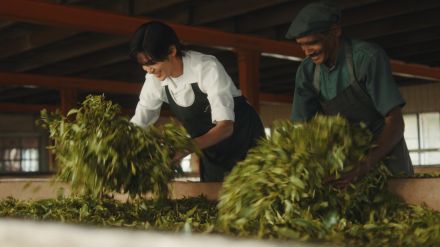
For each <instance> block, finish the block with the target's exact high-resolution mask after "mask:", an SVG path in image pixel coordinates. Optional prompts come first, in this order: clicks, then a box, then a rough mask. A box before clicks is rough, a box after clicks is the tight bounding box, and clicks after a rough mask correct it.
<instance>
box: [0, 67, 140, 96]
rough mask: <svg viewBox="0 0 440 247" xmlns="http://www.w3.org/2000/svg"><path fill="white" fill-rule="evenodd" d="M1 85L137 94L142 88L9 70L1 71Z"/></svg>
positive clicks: (113, 82) (128, 83)
mask: <svg viewBox="0 0 440 247" xmlns="http://www.w3.org/2000/svg"><path fill="white" fill-rule="evenodd" d="M0 85H31V86H38V87H45V88H53V89H61V88H72V89H78V90H89V91H96V92H110V93H120V94H135V95H136V94H139V92H140V90H141V88H142V85H141V84H140V83H131V82H121V81H111V80H93V79H83V78H74V77H63V76H46V75H35V74H20V73H8V72H0Z"/></svg>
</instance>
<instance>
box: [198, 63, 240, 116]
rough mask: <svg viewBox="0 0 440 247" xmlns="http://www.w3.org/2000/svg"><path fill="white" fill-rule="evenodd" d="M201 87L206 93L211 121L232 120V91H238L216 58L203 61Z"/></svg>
mask: <svg viewBox="0 0 440 247" xmlns="http://www.w3.org/2000/svg"><path fill="white" fill-rule="evenodd" d="M201 75H202V77H201V82H200V85H201V89H202V91H204V92H206V93H207V95H208V101H209V104H210V105H211V117H212V122H213V123H216V122H218V121H224V120H232V121H235V114H234V97H233V94H234V92H238V89H237V88H236V87H235V85H234V83H233V82H232V79H231V78H230V77H229V75H228V74H227V73H226V71H225V69H224V68H223V66H222V65H221V64H220V62H218V61H217V59H215V58H213V59H212V60H210V61H208V62H205V63H204V65H203V68H202V73H201Z"/></svg>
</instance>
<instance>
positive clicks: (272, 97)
mask: <svg viewBox="0 0 440 247" xmlns="http://www.w3.org/2000/svg"><path fill="white" fill-rule="evenodd" d="M260 101H265V102H278V103H288V104H292V102H293V96H292V95H288V94H270V93H260Z"/></svg>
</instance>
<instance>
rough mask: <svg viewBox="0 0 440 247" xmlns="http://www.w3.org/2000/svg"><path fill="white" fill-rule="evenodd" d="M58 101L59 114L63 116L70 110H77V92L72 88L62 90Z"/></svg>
mask: <svg viewBox="0 0 440 247" xmlns="http://www.w3.org/2000/svg"><path fill="white" fill-rule="evenodd" d="M60 99H61V112H62V113H63V114H64V115H67V113H68V112H69V111H70V110H71V109H73V108H77V104H78V102H77V101H78V91H77V90H75V89H72V88H62V89H61V90H60Z"/></svg>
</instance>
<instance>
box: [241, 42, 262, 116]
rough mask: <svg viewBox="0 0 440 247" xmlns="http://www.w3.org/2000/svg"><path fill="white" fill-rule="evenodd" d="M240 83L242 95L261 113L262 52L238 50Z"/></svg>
mask: <svg viewBox="0 0 440 247" xmlns="http://www.w3.org/2000/svg"><path fill="white" fill-rule="evenodd" d="M237 55H238V69H239V72H238V73H239V82H240V90H241V92H242V94H243V95H244V96H245V97H246V98H247V100H248V101H249V103H250V104H251V105H252V106H253V107H254V108H255V110H256V111H257V112H259V111H260V97H259V94H260V70H259V68H260V52H258V51H254V50H244V49H238V50H237Z"/></svg>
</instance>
